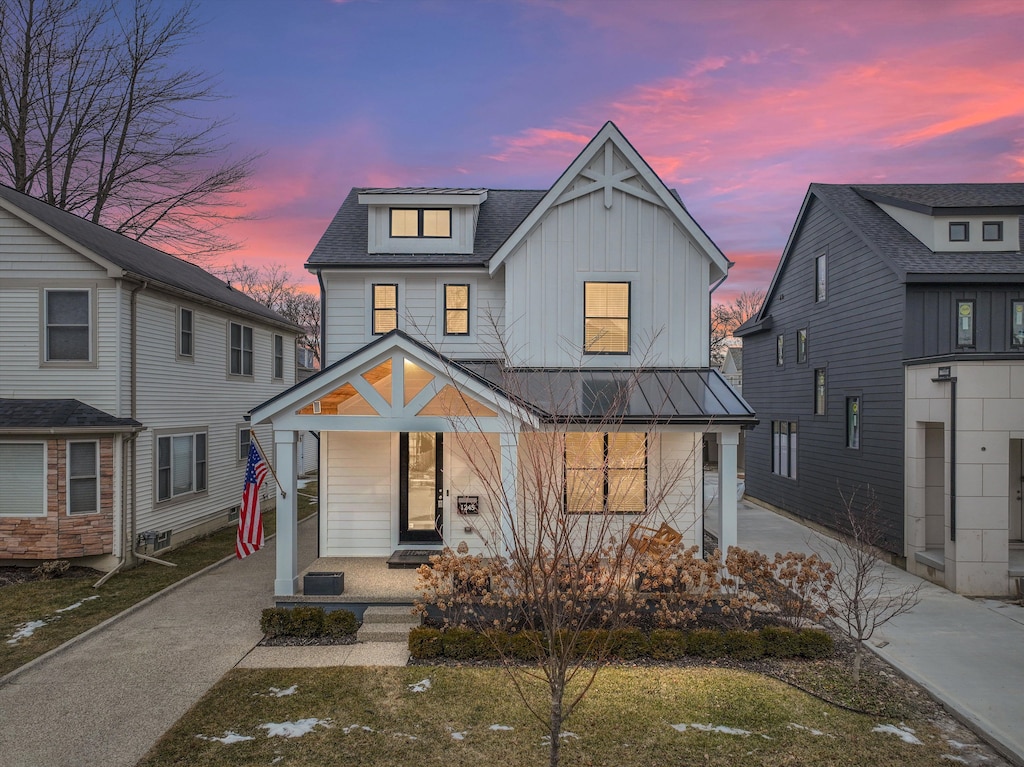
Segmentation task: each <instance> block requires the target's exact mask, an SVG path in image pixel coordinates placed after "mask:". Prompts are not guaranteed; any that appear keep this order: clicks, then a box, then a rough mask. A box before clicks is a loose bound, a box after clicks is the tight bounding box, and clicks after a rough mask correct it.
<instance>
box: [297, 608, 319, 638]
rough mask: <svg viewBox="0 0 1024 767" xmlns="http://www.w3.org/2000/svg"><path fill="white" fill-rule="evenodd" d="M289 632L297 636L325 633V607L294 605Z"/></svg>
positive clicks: (313, 635) (314, 635) (317, 635)
mask: <svg viewBox="0 0 1024 767" xmlns="http://www.w3.org/2000/svg"><path fill="white" fill-rule="evenodd" d="M291 613H292V614H291V620H290V626H289V630H288V633H289V634H290V635H291V636H297V637H319V636H323V635H324V608H322V607H293V608H292V610H291Z"/></svg>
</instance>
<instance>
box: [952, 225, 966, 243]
mask: <svg viewBox="0 0 1024 767" xmlns="http://www.w3.org/2000/svg"><path fill="white" fill-rule="evenodd" d="M969 239H971V224H970V222H969V221H950V222H949V241H950V242H967V241H968V240H969Z"/></svg>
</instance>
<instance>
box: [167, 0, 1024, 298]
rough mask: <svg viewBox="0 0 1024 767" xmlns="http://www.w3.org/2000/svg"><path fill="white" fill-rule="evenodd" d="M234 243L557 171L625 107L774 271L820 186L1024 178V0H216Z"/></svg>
mask: <svg viewBox="0 0 1024 767" xmlns="http://www.w3.org/2000/svg"><path fill="white" fill-rule="evenodd" d="M198 14H199V18H200V19H201V21H202V23H203V26H202V29H201V34H200V35H199V36H198V38H197V39H196V42H195V45H193V46H191V47H189V48H188V49H186V50H184V51H182V60H183V61H187V62H188V63H189V64H191V65H193V66H196V67H198V68H200V69H203V70H205V71H207V72H209V73H211V74H213V75H214V76H215V77H216V78H217V80H218V82H219V87H220V91H222V92H223V93H224V94H226V95H228V96H230V98H229V99H227V100H225V101H219V102H215V103H214V104H211V105H209V106H207V107H205V108H207V109H209V110H210V114H219V115H230V116H233V118H234V119H233V122H232V123H231V125H230V126H229V128H228V132H229V137H230V138H231V140H232V141H233V144H234V146H235V149H236V150H237V151H238V152H239V153H240V154H241V153H246V152H251V151H257V152H262V153H263V154H262V157H261V158H260V160H259V162H258V164H257V174H256V176H255V178H254V179H253V188H252V190H251V191H250V192H248V193H246V194H245V195H244V196H243V197H242V199H241V200H240V202H241V203H242V204H243V205H244V209H245V211H246V212H247V213H249V214H250V215H252V216H254V217H255V220H252V221H245V222H239V223H237V224H235V225H233V226H232V230H231V234H232V236H234V237H236V238H238V239H241V240H244V242H245V245H244V247H243V248H242V250H241V251H237V252H235V253H234V254H232V255H230V256H228V257H227V260H236V261H243V260H244V261H247V262H249V263H281V264H284V265H285V266H286V267H287V268H288V269H289V270H290V271H291V272H292V274H293V276H294V277H296V278H300V279H301V280H303V281H304V282H307V283H309V284H310V285H312V284H314V281H313V280H312V278H310V277H309V276H308V275H306V273H305V272H304V270H303V269H302V264H303V263H304V262H305V259H306V257H307V256H308V255H309V252H310V251H311V249H312V248H313V246H314V245H315V243H316V241H317V239H318V238H319V236H320V234H321V233H322V232H323V230H324V228H325V227H326V225H327V223H328V222H329V221H330V219H331V217H332V216H333V215H334V213H335V211H336V210H337V208H338V206H339V205H340V204H341V202H342V200H343V199H344V197H345V194H346V192H347V191H348V189H349V188H351V187H353V186H365V185H372V186H464V187H476V186H482V187H491V188H512V189H522V188H536V189H540V188H547V187H548V186H550V185H551V184H552V183H553V182H554V181H555V179H556V178H557V177H558V175H559V173H561V171H563V170H564V169H565V167H566V166H567V165H568V164H569V163H570V162H571V161H572V159H573V157H575V155H576V154H577V153H578V152H579V150H580V149H581V148H582V146H583V145H584V144H585V143H586V141H588V140H589V139H590V138H591V137H592V136H593V135H594V134H595V133H596V132H597V131H598V129H600V127H601V125H602V124H603V123H604V122H605V121H606V120H613V121H614V122H615V123H616V124H617V125H618V126H619V128H620V129H621V130H622V131H623V133H625V135H626V137H627V138H628V139H629V140H630V141H631V142H632V143H633V145H634V146H635V147H636V148H637V150H638V151H639V152H640V153H641V154H642V155H643V156H644V157H645V158H646V159H647V161H648V162H649V163H650V164H651V166H652V167H653V168H654V170H655V171H656V172H657V173H658V174H659V175H660V176H661V178H662V179H664V181H665V182H666V184H668V186H669V187H670V188H675V189H677V190H678V191H679V193H680V194H681V195H682V198H683V200H684V202H685V203H686V205H687V207H688V208H689V210H690V211H691V212H692V213H693V215H694V217H695V218H696V219H697V220H698V221H699V222H700V223H701V225H702V226H703V227H704V229H705V230H706V231H707V232H708V233H709V234H710V236H711V237H712V239H713V240H714V241H715V242H716V243H717V244H718V246H719V247H720V248H721V249H722V250H723V251H724V252H725V254H726V256H728V257H729V258H730V259H731V260H732V261H734V262H736V266H735V267H733V269H732V271H731V273H730V277H729V279H728V281H727V282H726V283H725V285H724V286H723V287H722V288H720V289H719V293H718V294H716V296H717V297H718V298H720V299H721V298H728V297H729V296H731V295H734V294H736V293H738V292H740V291H743V290H751V289H756V288H766V287H767V285H768V282H769V281H770V279H771V275H772V272H773V271H774V268H775V264H776V262H777V260H778V257H779V255H780V253H781V251H782V248H783V247H784V245H785V243H786V239H787V237H788V235H789V231H790V228H791V226H792V224H793V220H794V219H795V217H796V214H797V212H798V210H799V207H800V203H801V201H802V200H803V196H804V193H805V192H806V190H807V185H808V184H809V183H811V182H814V181H818V182H830V183H856V182H872V183H885V182H892V183H897V182H950V181H979V182H980V181H987V182H994V181H1024V46H1022V44H1021V41H1022V39H1024V3H1021V2H1019V0H969V1H964V2H943V0H927V1H926V2H916V1H914V0H859V1H857V2H853V1H852V0H845V1H843V2H832V1H830V0H820V1H811V0H807V1H804V0H782V1H779V2H774V1H772V0H767V1H764V2H762V1H759V0H715V2H710V1H709V2H696V1H694V0H676V1H674V2H673V1H666V2H662V1H661V0H629V1H628V2H627V1H626V0H493V1H488V0H479V1H476V0H422V1H418V0H347V1H345V2H329V1H328V0H290V1H287V2H286V1H285V0H206V2H204V3H203V4H202V5H201V6H200V8H199V12H198Z"/></svg>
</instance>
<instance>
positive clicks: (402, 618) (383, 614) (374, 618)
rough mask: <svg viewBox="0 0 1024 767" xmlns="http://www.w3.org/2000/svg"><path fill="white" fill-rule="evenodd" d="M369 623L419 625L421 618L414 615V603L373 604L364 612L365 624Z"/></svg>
mask: <svg viewBox="0 0 1024 767" xmlns="http://www.w3.org/2000/svg"><path fill="white" fill-rule="evenodd" d="M367 623H408V624H410V625H413V626H419V625H420V618H419V616H418V615H413V613H412V605H395V606H394V607H390V606H384V605H373V606H371V607H367V608H366V610H365V611H364V612H363V625H364V626H365V625H366V624H367Z"/></svg>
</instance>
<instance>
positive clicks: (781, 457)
mask: <svg viewBox="0 0 1024 767" xmlns="http://www.w3.org/2000/svg"><path fill="white" fill-rule="evenodd" d="M797 432H798V429H797V423H796V421H772V474H775V475H777V476H780V477H786V478H787V479H796V459H797Z"/></svg>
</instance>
